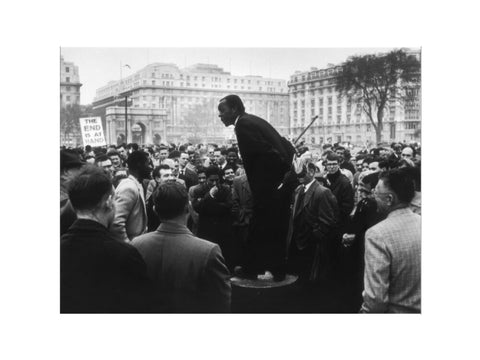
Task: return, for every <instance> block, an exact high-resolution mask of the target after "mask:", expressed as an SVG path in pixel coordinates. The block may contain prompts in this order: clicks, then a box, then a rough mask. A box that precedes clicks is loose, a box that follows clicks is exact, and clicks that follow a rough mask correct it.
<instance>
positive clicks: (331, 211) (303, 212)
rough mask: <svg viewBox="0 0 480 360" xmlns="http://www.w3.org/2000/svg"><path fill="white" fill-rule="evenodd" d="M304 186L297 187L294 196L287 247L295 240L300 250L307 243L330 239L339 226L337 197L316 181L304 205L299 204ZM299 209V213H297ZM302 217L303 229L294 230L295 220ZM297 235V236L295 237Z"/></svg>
mask: <svg viewBox="0 0 480 360" xmlns="http://www.w3.org/2000/svg"><path fill="white" fill-rule="evenodd" d="M301 191H304V190H303V186H299V187H297V189H296V190H295V194H294V201H293V207H292V216H291V217H290V225H289V231H288V237H287V246H289V245H290V242H291V241H292V240H293V241H295V242H296V245H297V247H298V249H303V248H305V247H306V246H307V243H309V242H310V243H311V242H313V243H314V244H317V243H319V242H320V241H322V240H325V239H327V238H329V237H330V236H331V235H332V234H333V233H334V232H335V229H336V228H337V226H338V216H339V211H338V205H337V200H336V199H335V196H334V195H333V194H332V192H331V191H330V190H329V189H327V188H326V187H324V186H322V185H320V183H319V182H318V181H316V180H314V182H313V183H312V185H310V187H309V188H308V190H307V192H306V193H305V197H304V199H303V203H302V204H298V199H299V193H300V192H301ZM297 209H298V211H297ZM297 217H301V218H302V221H301V224H302V226H301V228H300V229H295V228H294V220H295V219H296V218H297ZM294 234H295V236H293V235H294Z"/></svg>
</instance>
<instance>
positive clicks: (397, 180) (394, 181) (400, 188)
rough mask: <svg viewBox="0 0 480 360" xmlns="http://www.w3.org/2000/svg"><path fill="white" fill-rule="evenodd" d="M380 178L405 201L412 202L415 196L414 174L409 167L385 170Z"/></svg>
mask: <svg viewBox="0 0 480 360" xmlns="http://www.w3.org/2000/svg"><path fill="white" fill-rule="evenodd" d="M380 179H381V180H382V181H383V183H384V184H385V186H386V187H387V188H389V189H390V190H391V191H393V192H394V193H395V194H396V195H397V197H398V199H399V200H400V201H401V202H403V203H410V201H412V199H413V197H414V196H415V184H414V180H413V174H412V173H411V171H410V170H409V169H408V168H397V169H392V170H390V171H385V172H383V173H382V174H381V175H380Z"/></svg>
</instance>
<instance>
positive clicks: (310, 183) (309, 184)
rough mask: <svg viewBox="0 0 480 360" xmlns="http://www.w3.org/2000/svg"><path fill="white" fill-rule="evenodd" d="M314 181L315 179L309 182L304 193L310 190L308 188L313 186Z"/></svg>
mask: <svg viewBox="0 0 480 360" xmlns="http://www.w3.org/2000/svg"><path fill="white" fill-rule="evenodd" d="M314 181H315V179H313V180H312V181H310V182H309V183H308V184H306V185H305V192H307V191H308V189H309V188H310V186H311V185H312V184H313V182H314Z"/></svg>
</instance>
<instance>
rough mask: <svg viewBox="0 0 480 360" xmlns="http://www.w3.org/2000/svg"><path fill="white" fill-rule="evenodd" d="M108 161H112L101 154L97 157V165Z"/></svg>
mask: <svg viewBox="0 0 480 360" xmlns="http://www.w3.org/2000/svg"><path fill="white" fill-rule="evenodd" d="M107 160H110V157H109V156H108V155H106V154H100V155H98V156H97V157H95V164H98V163H101V162H104V161H107Z"/></svg>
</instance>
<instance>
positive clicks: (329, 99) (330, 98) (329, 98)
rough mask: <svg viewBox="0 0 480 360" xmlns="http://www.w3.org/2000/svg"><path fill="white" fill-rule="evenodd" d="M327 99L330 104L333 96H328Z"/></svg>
mask: <svg viewBox="0 0 480 360" xmlns="http://www.w3.org/2000/svg"><path fill="white" fill-rule="evenodd" d="M327 100H328V105H332V97H331V96H329V97H328V98H327Z"/></svg>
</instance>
